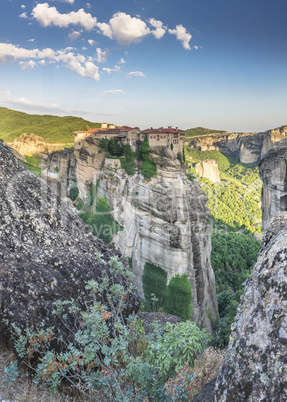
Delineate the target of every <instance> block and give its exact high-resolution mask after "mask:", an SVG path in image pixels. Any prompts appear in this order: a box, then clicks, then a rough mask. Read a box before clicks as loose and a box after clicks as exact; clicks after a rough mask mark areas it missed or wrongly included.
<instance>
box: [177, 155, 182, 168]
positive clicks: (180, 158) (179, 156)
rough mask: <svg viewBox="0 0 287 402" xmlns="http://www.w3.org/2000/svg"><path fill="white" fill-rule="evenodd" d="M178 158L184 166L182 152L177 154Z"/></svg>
mask: <svg viewBox="0 0 287 402" xmlns="http://www.w3.org/2000/svg"><path fill="white" fill-rule="evenodd" d="M177 159H178V160H179V162H180V164H181V166H182V157H181V154H180V153H178V154H177Z"/></svg>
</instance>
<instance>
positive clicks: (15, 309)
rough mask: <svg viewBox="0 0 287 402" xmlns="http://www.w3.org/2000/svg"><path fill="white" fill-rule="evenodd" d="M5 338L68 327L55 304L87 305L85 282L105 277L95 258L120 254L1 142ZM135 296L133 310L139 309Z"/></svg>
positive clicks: (0, 294)
mask: <svg viewBox="0 0 287 402" xmlns="http://www.w3.org/2000/svg"><path fill="white" fill-rule="evenodd" d="M0 200H1V201H0V334H1V337H2V338H5V340H9V339H10V338H11V337H12V336H13V335H14V334H16V335H18V334H19V333H20V332H21V331H23V329H24V328H27V327H31V328H36V327H39V326H41V325H45V326H53V325H55V326H56V328H57V336H66V334H65V327H64V325H63V324H62V323H60V322H58V321H56V319H55V318H53V317H52V316H51V312H52V310H53V308H54V307H53V302H54V301H56V300H59V299H61V300H67V299H70V298H74V299H75V300H76V301H77V303H79V305H83V303H84V301H85V295H86V290H85V282H87V281H88V280H90V279H97V278H99V277H100V276H101V272H102V269H103V266H101V264H99V263H98V262H97V261H96V260H95V253H96V252H101V253H102V254H103V255H104V259H105V260H107V259H109V257H110V256H113V255H115V254H116V253H115V251H113V250H112V249H111V248H110V247H108V246H107V245H105V244H103V243H102V242H101V241H100V240H98V239H96V238H95V237H93V236H92V234H91V233H90V231H89V229H88V227H87V226H86V225H84V224H83V222H82V221H81V220H80V219H79V218H78V217H77V216H76V215H75V214H74V213H73V212H72V211H71V210H70V209H69V208H68V207H67V206H66V205H65V203H63V202H62V201H61V197H60V196H59V195H57V194H55V193H53V192H52V191H51V190H50V189H49V188H48V187H46V186H45V185H43V183H42V182H41V181H40V180H38V179H37V178H36V177H35V176H34V175H33V174H32V173H30V172H29V171H28V170H27V169H26V168H25V167H24V166H23V165H22V163H21V162H19V161H18V160H17V159H16V158H15V156H14V155H13V154H12V151H11V150H9V148H7V147H5V146H4V145H3V144H1V143H0ZM138 304H139V300H138V298H137V295H136V294H135V295H134V296H133V297H132V298H130V300H129V301H128V309H129V311H132V310H135V309H137V307H138Z"/></svg>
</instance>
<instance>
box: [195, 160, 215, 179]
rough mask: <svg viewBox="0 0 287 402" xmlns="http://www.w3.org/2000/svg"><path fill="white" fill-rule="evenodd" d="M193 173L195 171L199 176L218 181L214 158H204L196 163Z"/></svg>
mask: <svg viewBox="0 0 287 402" xmlns="http://www.w3.org/2000/svg"><path fill="white" fill-rule="evenodd" d="M195 173H197V174H198V175H199V177H204V178H205V179H208V180H210V181H212V182H213V183H220V173H219V169H218V164H217V162H216V161H215V160H206V161H202V162H201V163H196V165H195Z"/></svg>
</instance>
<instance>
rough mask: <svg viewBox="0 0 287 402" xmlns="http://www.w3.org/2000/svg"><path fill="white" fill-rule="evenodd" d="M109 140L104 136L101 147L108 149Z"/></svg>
mask: <svg viewBox="0 0 287 402" xmlns="http://www.w3.org/2000/svg"><path fill="white" fill-rule="evenodd" d="M108 146H109V140H108V139H107V138H102V139H101V140H100V143H99V147H100V148H102V149H103V150H104V151H107V150H108Z"/></svg>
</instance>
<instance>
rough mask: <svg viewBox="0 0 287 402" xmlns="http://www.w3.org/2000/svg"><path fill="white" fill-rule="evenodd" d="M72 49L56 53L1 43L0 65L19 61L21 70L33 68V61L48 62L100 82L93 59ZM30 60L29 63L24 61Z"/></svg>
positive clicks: (47, 49)
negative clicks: (61, 64)
mask: <svg viewBox="0 0 287 402" xmlns="http://www.w3.org/2000/svg"><path fill="white" fill-rule="evenodd" d="M71 50H73V48H72V47H67V48H66V49H64V50H58V51H54V50H53V49H50V48H46V49H42V50H39V49H30V50H29V49H24V48H20V47H19V46H15V45H12V44H11V43H0V63H1V62H2V63H7V62H13V61H18V60H19V64H20V66H21V68H23V69H25V68H29V67H30V68H33V67H34V66H35V64H36V63H35V62H34V61H33V60H31V59H41V64H42V65H44V62H43V61H42V60H45V59H46V60H47V61H48V63H56V62H57V63H63V65H64V66H65V67H67V68H69V69H70V70H72V71H74V72H76V73H77V74H80V75H81V76H83V77H87V78H92V79H94V80H97V81H98V80H99V78H100V75H99V68H98V66H97V65H95V64H94V62H93V59H91V58H90V59H86V57H85V56H83V55H82V54H75V53H74V52H72V51H71ZM25 59H30V60H29V61H24V60H25Z"/></svg>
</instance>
